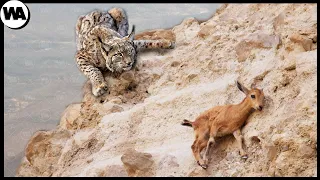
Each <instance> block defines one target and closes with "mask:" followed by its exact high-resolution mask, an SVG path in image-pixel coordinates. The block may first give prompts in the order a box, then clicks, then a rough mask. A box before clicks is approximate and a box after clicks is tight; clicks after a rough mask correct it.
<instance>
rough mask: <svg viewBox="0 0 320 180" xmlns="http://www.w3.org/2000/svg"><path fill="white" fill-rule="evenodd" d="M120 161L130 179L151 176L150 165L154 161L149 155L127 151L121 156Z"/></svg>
mask: <svg viewBox="0 0 320 180" xmlns="http://www.w3.org/2000/svg"><path fill="white" fill-rule="evenodd" d="M121 161H122V162H123V165H124V167H125V168H126V171H127V173H128V175H129V176H131V177H132V176H133V177H138V176H151V175H152V174H153V173H152V165H153V163H154V161H153V160H152V155H151V154H149V153H141V152H137V151H136V150H134V149H129V150H127V151H126V152H125V153H124V154H123V155H122V156H121Z"/></svg>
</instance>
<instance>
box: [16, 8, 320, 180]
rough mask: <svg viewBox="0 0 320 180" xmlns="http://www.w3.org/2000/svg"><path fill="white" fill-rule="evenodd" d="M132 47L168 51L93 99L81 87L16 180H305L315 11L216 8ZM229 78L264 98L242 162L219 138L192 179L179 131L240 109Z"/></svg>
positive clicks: (312, 131) (311, 125)
mask: <svg viewBox="0 0 320 180" xmlns="http://www.w3.org/2000/svg"><path fill="white" fill-rule="evenodd" d="M137 37H138V38H148V39H150V38H151V39H159V38H167V39H176V48H175V49H174V50H162V51H158V52H154V51H153V52H152V51H147V52H143V53H140V56H139V58H138V61H139V63H138V64H137V67H136V69H135V70H133V71H130V72H127V73H125V74H123V75H121V77H118V78H112V79H110V80H108V81H109V84H110V86H111V90H110V94H108V95H104V96H103V97H100V98H98V99H96V98H94V97H93V96H92V95H91V94H90V84H89V83H86V84H85V85H84V88H83V91H84V97H83V101H82V102H81V103H74V104H71V105H69V106H68V107H67V109H66V110H65V112H64V113H63V115H62V118H61V121H60V124H59V125H58V127H57V128H56V129H54V130H51V131H39V132H37V133H35V134H34V135H33V137H31V139H30V141H29V143H28V145H27V147H26V151H25V157H24V159H23V160H22V162H21V165H20V167H19V168H18V170H17V176H317V174H316V168H317V151H316V149H317V145H316V144H317V133H316V130H317V118H316V115H317V87H316V85H317V75H316V68H317V5H316V4H242V5H240V4H232V5H227V4H226V5H223V6H222V7H221V8H220V9H218V10H217V12H216V13H215V15H214V16H213V17H212V18H211V19H209V20H208V21H206V22H202V23H199V22H198V21H197V20H196V19H193V18H189V19H185V20H184V21H183V22H182V23H181V24H180V25H177V26H175V27H174V28H172V29H171V30H155V31H150V32H146V33H144V34H140V35H139V36H137ZM236 79H239V80H240V81H241V82H243V84H244V85H246V86H248V87H250V85H252V84H253V85H256V86H257V87H259V88H263V91H264V93H265V96H266V99H265V107H264V110H263V111H261V112H255V113H253V114H252V115H251V116H250V118H249V119H248V121H247V123H246V124H245V126H244V127H243V129H242V133H243V136H244V144H245V147H246V151H247V152H248V156H249V157H248V159H247V160H246V161H244V160H242V159H241V158H240V155H239V151H238V148H237V145H236V142H235V139H234V138H233V136H226V137H223V138H220V139H219V140H218V141H217V142H218V143H217V145H216V146H215V147H214V148H213V151H212V152H211V158H210V163H209V167H208V169H207V170H203V169H202V168H201V167H199V166H198V165H197V163H196V162H195V160H194V157H193V155H192V152H191V148H190V147H191V144H192V143H193V140H194V135H193V130H192V129H191V128H188V127H185V126H181V125H180V123H181V121H182V120H183V119H190V120H193V119H195V118H196V117H197V116H198V115H199V114H200V113H201V112H203V111H204V110H206V109H208V108H211V107H212V106H216V105H223V104H230V103H239V102H241V100H242V99H243V98H244V95H243V94H242V93H241V92H240V91H239V90H238V89H237V87H236V86H235V80H236Z"/></svg>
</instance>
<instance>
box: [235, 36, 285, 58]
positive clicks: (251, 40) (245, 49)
mask: <svg viewBox="0 0 320 180" xmlns="http://www.w3.org/2000/svg"><path fill="white" fill-rule="evenodd" d="M279 44H280V37H279V36H275V35H269V34H262V33H255V34H251V35H249V36H248V37H247V38H246V39H244V40H242V41H241V42H240V43H238V44H237V46H236V47H235V50H236V53H237V56H238V60H239V61H240V62H242V61H244V60H246V59H247V58H248V56H249V55H250V53H251V50H252V49H255V48H272V47H275V48H276V47H277V46H278V45H279Z"/></svg>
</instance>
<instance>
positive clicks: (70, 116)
mask: <svg viewBox="0 0 320 180" xmlns="http://www.w3.org/2000/svg"><path fill="white" fill-rule="evenodd" d="M80 109H81V104H80V103H79V104H70V105H69V106H68V107H67V108H66V109H65V110H64V112H63V113H62V117H61V120H60V124H59V126H60V128H62V129H72V128H71V127H72V124H73V122H74V121H75V120H76V119H77V118H78V117H79V116H80Z"/></svg>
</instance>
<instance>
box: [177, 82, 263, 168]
mask: <svg viewBox="0 0 320 180" xmlns="http://www.w3.org/2000/svg"><path fill="white" fill-rule="evenodd" d="M236 84H237V86H238V88H239V89H240V91H242V92H243V93H245V94H246V98H245V99H244V100H243V101H242V102H241V103H240V104H236V105H225V106H216V107H213V108H211V109H209V110H207V111H205V112H203V113H202V114H200V115H199V116H198V117H197V119H196V120H195V121H194V122H191V121H188V120H186V119H185V120H183V122H182V123H181V124H182V125H185V126H191V127H193V129H194V132H195V141H194V142H193V144H192V146H191V149H192V151H193V155H194V157H195V159H196V161H197V163H198V164H199V165H200V166H201V167H202V168H203V169H206V168H207V167H208V154H209V151H210V147H212V145H213V144H214V143H215V140H214V138H215V137H222V136H225V135H228V134H233V136H234V137H235V138H236V141H237V143H238V147H239V149H240V155H241V157H242V158H244V159H246V158H248V157H247V153H246V152H245V151H244V150H243V148H242V135H241V131H240V129H241V127H242V125H243V124H244V123H245V121H246V120H247V119H248V117H249V115H250V114H251V113H252V112H253V111H252V110H259V111H261V110H262V108H263V100H264V94H263V90H262V89H261V90H260V89H257V88H253V87H251V88H252V89H251V90H248V89H247V88H246V87H244V86H243V85H242V84H241V83H239V82H238V81H236ZM204 147H206V152H205V154H204V157H203V159H201V157H200V152H201V151H202V150H203V148H204Z"/></svg>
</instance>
